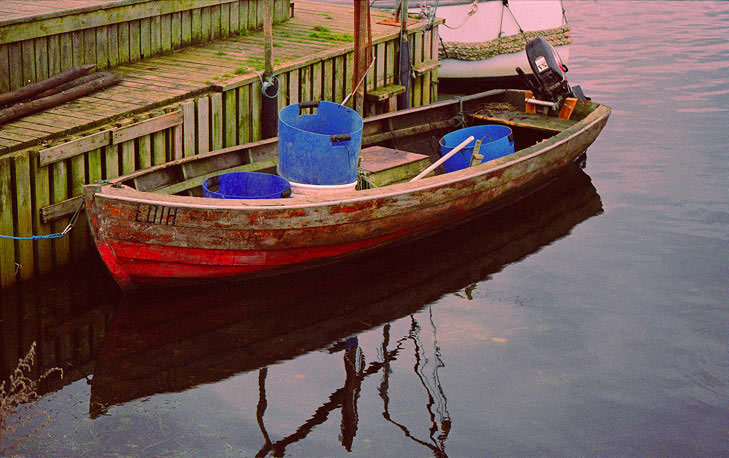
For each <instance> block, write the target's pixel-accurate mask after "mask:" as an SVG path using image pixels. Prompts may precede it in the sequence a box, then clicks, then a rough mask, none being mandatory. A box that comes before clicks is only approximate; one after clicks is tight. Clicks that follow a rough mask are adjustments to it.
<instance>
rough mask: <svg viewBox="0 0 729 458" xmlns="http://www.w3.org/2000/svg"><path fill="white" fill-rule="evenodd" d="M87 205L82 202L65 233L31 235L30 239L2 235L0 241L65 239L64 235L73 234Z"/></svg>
mask: <svg viewBox="0 0 729 458" xmlns="http://www.w3.org/2000/svg"><path fill="white" fill-rule="evenodd" d="M85 206H86V205H85V203H84V202H82V203H81V205H79V206H78V208H77V209H76V212H75V213H74V214H73V216H72V217H71V220H70V221H69V222H68V226H66V228H65V229H64V230H63V232H56V233H55V234H47V235H31V236H28V237H15V236H13V235H2V234H0V239H11V240H47V239H58V238H61V237H63V236H64V235H66V234H68V233H69V232H71V229H73V226H74V225H76V221H77V220H78V215H79V213H81V210H82V209H83V208H84V207H85Z"/></svg>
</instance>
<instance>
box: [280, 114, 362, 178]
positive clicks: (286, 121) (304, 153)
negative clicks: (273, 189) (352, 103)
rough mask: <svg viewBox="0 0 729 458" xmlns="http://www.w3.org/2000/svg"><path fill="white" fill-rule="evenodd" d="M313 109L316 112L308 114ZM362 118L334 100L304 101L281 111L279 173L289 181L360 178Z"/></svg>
mask: <svg viewBox="0 0 729 458" xmlns="http://www.w3.org/2000/svg"><path fill="white" fill-rule="evenodd" d="M305 109H312V110H314V112H313V113H312V114H306V113H304V110H305ZM361 146H362V117H361V116H360V115H359V113H357V112H356V111H354V110H352V109H351V108H348V107H345V106H343V105H339V104H337V103H332V102H324V101H322V102H302V103H299V104H294V105H289V106H287V107H285V108H284V109H283V110H281V111H280V112H279V114H278V174H279V175H281V176H282V177H284V178H286V179H287V180H289V181H293V182H296V183H304V184H314V185H341V184H347V183H353V182H355V181H357V164H358V163H359V150H360V147H361Z"/></svg>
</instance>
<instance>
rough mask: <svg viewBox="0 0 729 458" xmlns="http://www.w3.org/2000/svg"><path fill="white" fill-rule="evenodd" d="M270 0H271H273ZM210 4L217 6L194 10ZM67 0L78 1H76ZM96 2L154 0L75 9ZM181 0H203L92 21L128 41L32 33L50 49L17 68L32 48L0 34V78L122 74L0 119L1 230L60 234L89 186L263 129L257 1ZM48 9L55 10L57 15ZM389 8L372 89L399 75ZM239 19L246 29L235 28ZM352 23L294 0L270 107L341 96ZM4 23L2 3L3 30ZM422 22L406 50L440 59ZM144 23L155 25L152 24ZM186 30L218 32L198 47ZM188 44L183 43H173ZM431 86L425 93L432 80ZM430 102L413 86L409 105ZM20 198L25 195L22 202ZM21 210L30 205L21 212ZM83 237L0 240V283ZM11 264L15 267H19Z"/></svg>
mask: <svg viewBox="0 0 729 458" xmlns="http://www.w3.org/2000/svg"><path fill="white" fill-rule="evenodd" d="M84 1H85V0H84ZM276 1H277V3H276V5H277V7H278V6H279V3H282V2H280V1H279V0H276ZM206 2H207V3H210V4H212V3H215V4H217V6H216V7H215V8H214V7H210V6H204V5H203V4H207V3H206ZM221 2H222V3H224V4H225V5H222V6H221V5H220V3H221ZM48 3H49V4H50V3H53V4H58V3H66V4H70V2H69V1H65V2H63V1H59V2H55V1H49V2H48ZM73 3H74V4H77V5H78V4H79V3H78V2H77V1H76V0H73ZM102 3H103V4H105V5H107V6H109V7H113V6H115V5H118V4H120V3H124V4H128V5H138V4H143V3H154V0H118V1H107V2H94V1H92V0H89V1H88V2H86V6H84V7H83V8H86V10H84V11H87V12H89V13H93V11H94V5H97V6H98V5H99V4H102ZM157 3H162V4H164V5H169V3H168V2H157ZM186 3H190V4H195V5H197V6H200V5H203V6H202V7H200V8H199V9H198V10H196V11H192V12H191V13H190V14H187V15H186V14H185V13H184V12H178V13H174V14H170V15H168V16H167V17H165V16H164V15H162V17H161V18H160V19H159V20H157V19H149V20H145V21H143V20H142V19H140V20H138V21H136V22H134V21H132V22H127V23H119V24H112V25H104V26H102V27H97V28H96V30H95V32H94V34H95V35H94V36H95V40H96V42H97V43H98V42H100V41H104V40H112V39H117V40H118V41H119V43H122V42H125V43H129V41H130V40H131V42H132V43H133V45H132V47H131V48H130V47H129V46H128V44H127V45H125V46H122V45H119V46H118V47H116V48H112V47H110V46H104V47H101V48H99V47H97V48H96V49H92V48H93V46H92V43H93V42H94V40H93V39H92V38H94V36H92V34H90V33H87V32H83V31H74V32H68V33H63V34H61V35H54V36H49V37H41V38H36V39H34V40H33V41H32V42H31V44H33V45H34V46H35V47H36V50H37V47H38V46H47V47H48V51H49V54H48V56H49V57H48V59H35V60H34V61H33V62H25V68H23V65H21V64H22V63H23V58H22V57H21V56H22V55H23V52H24V49H25V50H28V51H29V49H30V46H29V45H28V44H27V43H26V44H23V43H18V44H17V45H16V44H7V45H3V44H2V42H1V40H2V35H1V34H0V79H1V78H2V77H3V75H4V74H7V76H9V77H12V78H15V79H18V78H24V77H25V74H27V75H30V74H31V73H34V74H35V75H48V76H50V75H53V74H55V73H58V72H60V71H62V70H65V69H67V68H69V67H70V66H73V65H78V64H79V63H85V62H93V61H94V59H96V61H97V64H98V62H99V60H104V61H105V62H106V64H109V65H111V64H112V63H113V64H114V66H113V68H111V69H107V71H111V72H113V73H116V74H119V75H121V76H122V82H121V83H120V84H118V85H116V86H114V87H111V88H108V89H106V90H103V91H101V92H97V93H94V94H91V95H89V96H86V97H82V98H80V99H78V100H75V101H73V102H69V103H66V104H64V105H61V106H58V107H56V108H53V109H50V110H46V111H44V112H41V113H37V114H34V115H31V116H26V117H24V118H22V119H18V120H16V121H14V122H12V123H9V124H6V125H3V126H0V182H1V183H2V186H1V187H2V188H3V192H4V193H5V191H7V194H5V196H6V197H7V196H12V197H11V198H10V200H11V201H12V202H11V203H12V205H9V206H7V207H5V208H4V209H3V210H2V211H0V221H2V226H3V227H4V230H3V231H2V232H1V233H4V234H8V235H16V236H19V235H26V234H31V233H34V234H38V235H42V234H49V233H53V232H59V231H61V230H63V229H64V228H65V226H66V224H68V221H69V217H70V215H71V214H72V213H73V212H74V211H75V209H76V208H77V206H78V203H79V202H80V200H79V194H80V189H81V187H82V186H83V184H85V183H91V182H95V181H97V180H100V179H110V178H114V177H116V176H119V175H121V174H126V173H130V172H133V171H135V170H139V169H142V168H147V167H151V166H154V165H158V164H161V163H163V162H166V161H170V160H174V159H179V158H182V157H189V156H191V155H194V154H200V153H204V152H207V151H210V150H213V149H218V148H222V147H227V146H233V145H236V144H241V143H246V142H250V141H256V140H260V139H261V138H262V137H261V135H262V133H261V125H260V110H261V106H262V97H263V96H262V93H261V87H260V76H259V75H260V74H261V73H262V69H263V35H262V32H261V31H260V30H258V29H257V25H258V24H260V19H261V17H262V11H260V2H259V1H256V0H250V1H248V2H246V1H235V0H214V1H213V0H186ZM8 4H9V3H8ZM14 5H16V6H17V5H19V3H17V2H16V3H14ZM216 8H217V11H216ZM279 9H280V10H281V11H279V12H278V13H277V14H283V10H284V9H283V8H279ZM37 11H39V10H36V12H37ZM45 14H46V16H44V17H53V16H54V15H58V14H61V13H58V12H57V11H56V12H53V11H50V12H47V13H45ZM389 16H390V14H389V13H384V12H380V11H373V12H372V26H373V37H372V38H373V46H374V47H375V49H374V54H375V57H376V59H377V63H376V64H375V65H373V67H372V70H371V73H370V75H369V76H368V78H367V83H366V86H367V88H368V90H374V89H378V88H381V87H382V86H384V85H388V84H393V82H394V81H395V79H396V76H395V62H394V60H393V59H394V56H395V55H396V54H395V53H396V51H397V46H398V44H397V43H398V41H399V28H398V27H393V26H391V25H382V24H378V23H377V22H378V21H379V20H380V19H383V18H387V17H389ZM233 17H235V20H234V19H233ZM5 18H7V16H5ZM226 18H228V19H229V21H228V22H226V20H225V19H226ZM226 23H229V24H228V25H227V26H225V25H224V24H226ZM236 23H237V24H239V25H246V26H247V27H249V29H248V30H242V31H239V32H237V33H234V32H235V26H234V24H236ZM352 23H353V16H352V11H351V8H350V7H349V6H335V5H326V11H323V10H322V7H321V5H316V6H315V5H312V4H309V3H305V2H297V3H296V4H295V15H294V16H293V17H291V18H290V19H289V20H288V21H286V22H283V23H276V25H275V26H274V30H273V42H274V48H273V57H274V73H275V74H276V76H277V77H278V79H279V86H280V88H279V100H278V105H279V109H280V108H283V107H284V106H286V105H288V104H289V103H297V102H300V101H305V100H313V99H321V100H331V101H341V100H343V99H344V97H346V95H347V94H349V92H351V90H352V68H353V49H354V44H353V42H352V40H351V30H352ZM2 25H3V16H2V13H0V28H1V27H2ZM426 25H427V24H426V23H425V22H424V21H423V22H420V23H417V24H414V25H412V26H411V30H410V33H411V40H410V41H411V42H416V43H417V42H418V41H420V43H417V46H418V48H416V49H418V50H422V52H418V54H417V55H414V56H413V64H414V65H419V64H421V63H422V62H421V59H422V60H428V59H437V54H434V53H432V52H428V49H435V48H433V47H432V46H429V44H430V43H433V40H432V37H433V36H435V37H437V29H436V30H433V31H426ZM153 29H155V30H157V31H158V32H159V33H156V32H155V33H152V30H153ZM168 30H169V31H170V32H169V33H168ZM185 30H187V32H185ZM188 32H189V33H188ZM226 33H227V34H228V35H227V36H226ZM196 34H198V35H200V37H204V38H205V39H212V40H214V41H210V42H208V43H204V44H194V41H195V39H196V38H195V35H196ZM174 37H177V38H174ZM125 40H126V41H125ZM184 45H187V47H184V48H180V46H184ZM155 47H157V48H159V49H162V48H164V52H162V53H158V55H155V56H153V57H148V56H145V57H144V58H143V59H141V57H142V56H143V55H144V54H145V53H147V52H151V51H152V50H153V49H154V48H155ZM132 48H134V49H132ZM51 56H55V57H56V58H52V57H51ZM36 57H37V55H36ZM134 59H140V60H136V61H134ZM391 61H392V62H391ZM3 62H5V63H6V64H7V65H11V64H12V63H13V62H15V63H17V64H18V65H19V67H20V68H21V71H20V72H14V71H11V70H9V69H10V67H9V66H7V65H6V66H3ZM106 64H105V65H106ZM102 67H103V65H102ZM416 84H417V83H416ZM419 84H420V85H421V86H422V85H423V84H424V83H423V82H422V81H421V82H420V83H419ZM4 89H5V90H7V89H8V87H7V85H6V87H4ZM2 91H3V87H2V84H0V92H2ZM432 91H433V94H435V87H434V86H433V89H432ZM423 92H424V91H423ZM426 99H428V98H427V97H422V96H421V95H420V93H417V94H414V96H413V104H415V105H418V104H420V103H421V102H423V103H424V101H425V100H426ZM371 113H374V111H372V112H371ZM26 175H27V177H26ZM29 200H30V201H31V205H27V202H28V201H29ZM19 208H23V209H29V210H24V211H22V212H20V211H18V209H19ZM20 219H22V221H20ZM79 224H83V221H82V222H80V223H79ZM74 231H75V230H74ZM86 239H87V237H86V235H85V233H83V231H81V232H79V234H74V235H73V236H72V237H65V238H62V239H54V240H37V241H35V242H32V243H28V242H21V243H19V242H15V243H12V242H10V243H9V242H8V241H7V240H6V241H4V242H3V248H4V249H7V251H5V250H3V251H4V253H8V254H9V256H7V257H5V256H4V257H0V287H5V286H8V285H10V284H12V283H14V282H15V281H17V280H18V279H21V278H23V279H24V278H28V276H29V275H32V273H33V271H35V273H36V274H40V273H44V272H48V271H49V270H51V269H53V268H54V267H57V266H61V265H64V264H67V263H68V262H71V261H73V260H74V259H76V258H78V256H79V254H80V253H81V251H82V249H83V247H84V246H85V245H86V244H87V243H88V242H87V240H86ZM21 245H23V246H21ZM29 246H32V247H33V248H32V249H29V248H28V247H29ZM18 266H21V267H18ZM17 269H20V270H22V269H25V271H24V272H22V274H21V273H18V272H20V270H19V271H16V270H17Z"/></svg>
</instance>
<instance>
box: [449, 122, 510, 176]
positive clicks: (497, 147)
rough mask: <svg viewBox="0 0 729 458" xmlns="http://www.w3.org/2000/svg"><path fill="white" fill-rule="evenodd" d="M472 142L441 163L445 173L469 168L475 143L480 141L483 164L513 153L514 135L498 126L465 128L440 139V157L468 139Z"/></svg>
mask: <svg viewBox="0 0 729 458" xmlns="http://www.w3.org/2000/svg"><path fill="white" fill-rule="evenodd" d="M470 136H473V138H474V140H473V141H472V142H471V143H469V144H468V145H466V146H465V147H464V148H463V149H461V150H460V151H459V152H457V153H456V154H454V155H453V156H451V157H450V158H449V159H448V160H447V161H445V162H444V163H443V169H445V171H446V172H454V171H456V170H461V169H465V168H467V167H469V166H470V165H471V158H472V157H473V152H474V148H475V147H476V142H477V141H479V140H481V147H480V149H479V153H480V154H482V155H483V160H482V161H481V162H482V163H483V162H488V161H491V160H494V159H497V158H499V157H502V156H506V155H507V154H511V153H513V152H514V134H513V133H512V131H511V128H510V127H507V126H502V125H498V124H487V125H483V126H473V127H466V128H465V129H458V130H455V131H453V132H451V133H448V134H446V135H444V136H443V137H441V139H440V155H441V156H445V155H446V154H448V153H449V152H451V151H452V150H453V149H454V148H455V147H456V146H458V145H460V144H461V142H463V141H464V140H465V139H467V138H468V137H470Z"/></svg>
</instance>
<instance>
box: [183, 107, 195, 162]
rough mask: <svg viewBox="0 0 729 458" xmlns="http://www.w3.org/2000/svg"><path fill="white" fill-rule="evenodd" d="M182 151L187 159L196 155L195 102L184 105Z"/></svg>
mask: <svg viewBox="0 0 729 458" xmlns="http://www.w3.org/2000/svg"><path fill="white" fill-rule="evenodd" d="M182 126H183V132H182V150H183V155H184V156H185V157H189V156H194V155H195V102H194V101H189V102H185V103H183V104H182Z"/></svg>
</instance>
